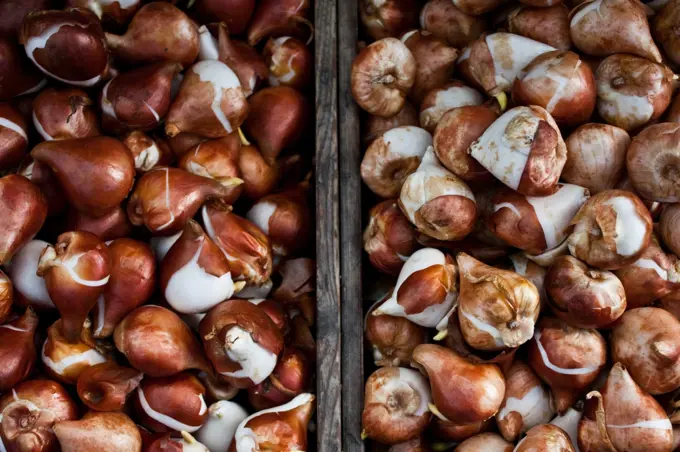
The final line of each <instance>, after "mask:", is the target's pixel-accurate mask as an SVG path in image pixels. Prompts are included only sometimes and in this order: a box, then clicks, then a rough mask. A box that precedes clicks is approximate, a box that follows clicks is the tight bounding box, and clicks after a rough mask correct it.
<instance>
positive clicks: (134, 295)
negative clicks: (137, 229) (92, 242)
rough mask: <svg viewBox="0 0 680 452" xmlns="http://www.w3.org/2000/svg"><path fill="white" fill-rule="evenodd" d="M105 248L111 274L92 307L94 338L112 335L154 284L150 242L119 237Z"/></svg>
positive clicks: (154, 274) (148, 293)
mask: <svg viewBox="0 0 680 452" xmlns="http://www.w3.org/2000/svg"><path fill="white" fill-rule="evenodd" d="M107 248H108V252H109V256H110V258H111V277H110V278H109V282H108V284H107V286H106V289H104V292H103V293H102V294H101V295H100V296H99V298H98V299H97V304H96V305H95V306H94V308H93V310H92V322H93V328H92V330H93V333H94V337H96V338H105V337H109V336H111V335H112V334H113V331H114V329H115V328H116V325H118V323H119V322H120V321H121V320H122V319H123V317H125V316H126V315H127V314H129V313H130V312H131V311H132V310H134V309H135V308H137V307H138V306H140V305H142V304H144V303H145V302H146V301H147V300H148V299H149V298H150V297H151V294H152V293H153V291H154V288H155V284H156V260H155V259H154V255H153V252H152V251H151V247H150V246H149V245H147V244H145V243H143V242H139V241H137V240H133V239H128V238H120V239H115V240H113V242H111V243H109V244H108V246H107Z"/></svg>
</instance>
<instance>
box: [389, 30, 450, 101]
mask: <svg viewBox="0 0 680 452" xmlns="http://www.w3.org/2000/svg"><path fill="white" fill-rule="evenodd" d="M401 41H402V42H403V43H404V44H405V45H406V47H408V49H409V50H410V51H411V53H412V54H413V57H414V58H415V60H416V80H415V82H414V84H413V88H412V89H411V91H410V93H409V99H411V101H412V102H413V103H414V104H416V105H419V104H420V103H421V102H422V101H423V99H424V98H425V95H426V94H427V93H428V92H429V91H431V90H432V89H435V88H438V87H440V86H442V85H444V84H445V83H446V82H447V81H449V80H450V79H451V77H452V75H453V71H454V69H455V67H456V59H457V58H458V50H456V49H455V48H454V47H451V46H450V45H449V44H448V43H447V42H446V41H444V40H443V39H439V38H437V37H435V36H434V35H432V34H431V33H430V32H429V31H427V30H415V31H410V32H408V33H405V34H404V35H403V36H402V37H401Z"/></svg>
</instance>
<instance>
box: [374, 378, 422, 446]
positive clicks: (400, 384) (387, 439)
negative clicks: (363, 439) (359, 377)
mask: <svg viewBox="0 0 680 452" xmlns="http://www.w3.org/2000/svg"><path fill="white" fill-rule="evenodd" d="M364 399H365V400H364V410H363V413H362V426H363V432H364V434H365V435H366V436H367V437H368V438H371V439H374V440H376V441H379V442H381V443H385V444H398V443H401V442H405V441H408V440H411V439H413V438H415V437H417V436H419V435H420V434H421V433H423V431H424V430H425V428H426V427H427V425H428V424H429V422H430V419H431V416H432V414H431V413H430V409H429V407H428V406H429V404H430V403H431V401H432V398H431V395H430V389H429V387H428V385H427V380H426V379H425V378H424V377H423V376H422V375H420V374H419V373H418V372H417V371H415V370H411V369H407V368H403V367H391V368H386V367H384V368H380V369H378V370H377V371H375V372H374V373H373V374H372V375H371V376H370V377H369V378H368V380H367V381H366V392H365V397H364Z"/></svg>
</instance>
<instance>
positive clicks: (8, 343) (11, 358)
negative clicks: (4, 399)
mask: <svg viewBox="0 0 680 452" xmlns="http://www.w3.org/2000/svg"><path fill="white" fill-rule="evenodd" d="M38 320H39V319H38V316H37V314H36V313H35V311H34V310H33V308H31V307H30V306H29V307H28V308H26V311H25V312H24V314H23V315H22V316H21V317H17V318H16V319H14V320H11V321H9V322H7V323H4V324H2V325H0V360H1V361H2V363H3V365H2V368H1V369H0V391H2V392H6V391H9V390H10V389H12V388H14V387H15V386H16V385H17V384H18V383H19V382H21V381H23V380H25V379H26V378H27V377H28V375H29V374H30V373H31V371H32V370H33V366H34V364H35V359H36V351H35V331H36V329H37V328H38Z"/></svg>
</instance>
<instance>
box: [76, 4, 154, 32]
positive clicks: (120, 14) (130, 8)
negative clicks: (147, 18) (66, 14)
mask: <svg viewBox="0 0 680 452" xmlns="http://www.w3.org/2000/svg"><path fill="white" fill-rule="evenodd" d="M141 3H142V2H141V0H68V1H67V5H68V6H69V7H75V8H88V9H89V10H90V11H92V12H93V13H95V14H96V15H97V17H99V18H100V19H101V20H102V22H103V23H104V24H105V25H108V26H111V27H113V28H120V27H122V26H124V25H127V24H128V22H130V20H131V19H132V17H133V16H134V15H135V13H136V12H137V10H139V7H140V6H141Z"/></svg>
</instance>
